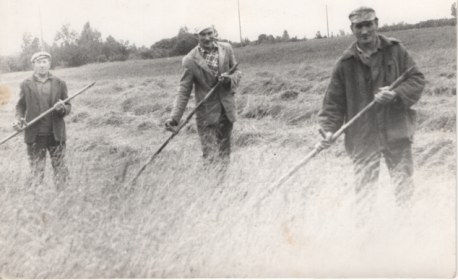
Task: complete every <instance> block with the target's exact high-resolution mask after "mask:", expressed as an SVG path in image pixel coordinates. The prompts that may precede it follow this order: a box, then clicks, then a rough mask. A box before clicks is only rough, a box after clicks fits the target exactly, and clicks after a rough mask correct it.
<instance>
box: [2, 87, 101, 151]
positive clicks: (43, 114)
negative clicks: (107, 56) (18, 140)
mask: <svg viewBox="0 0 458 280" xmlns="http://www.w3.org/2000/svg"><path fill="white" fill-rule="evenodd" d="M94 84H95V82H93V83H92V84H90V85H87V86H85V87H84V88H82V89H80V91H78V92H77V93H75V94H74V95H72V96H70V97H69V98H67V99H65V100H62V102H64V103H65V102H68V101H70V100H72V99H73V98H75V97H77V96H78V95H80V94H81V93H83V92H84V91H85V90H87V89H88V88H90V87H92V86H93V85H94ZM52 111H54V107H52V108H50V109H49V110H47V111H45V112H44V113H42V114H41V115H39V116H38V117H36V118H34V119H33V120H31V121H30V122H29V123H27V125H26V126H25V127H23V128H21V130H19V131H16V132H15V133H13V134H11V135H9V136H8V137H6V138H5V139H3V140H2V141H1V142H0V145H2V144H3V143H5V142H6V141H8V140H10V139H11V138H13V137H14V136H16V135H18V134H19V133H21V132H22V131H24V130H26V129H27V128H29V127H30V126H32V125H33V124H35V123H36V122H38V121H39V120H41V119H42V118H43V117H44V116H46V115H47V114H49V113H51V112H52Z"/></svg>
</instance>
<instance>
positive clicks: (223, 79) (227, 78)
mask: <svg viewBox="0 0 458 280" xmlns="http://www.w3.org/2000/svg"><path fill="white" fill-rule="evenodd" d="M218 81H220V82H221V83H223V84H228V83H230V82H231V77H230V76H229V74H228V73H227V72H226V73H223V74H221V75H220V76H219V77H218Z"/></svg>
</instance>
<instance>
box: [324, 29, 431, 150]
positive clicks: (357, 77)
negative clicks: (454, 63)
mask: <svg viewBox="0 0 458 280" xmlns="http://www.w3.org/2000/svg"><path fill="white" fill-rule="evenodd" d="M379 39H380V40H381V41H380V49H378V51H377V53H376V54H373V55H372V57H371V59H372V60H373V61H372V62H373V63H372V64H371V65H372V66H371V67H369V66H367V65H366V64H364V63H363V62H362V61H361V59H360V58H359V56H358V54H357V53H356V52H357V50H356V42H354V43H353V44H352V45H351V46H350V48H348V49H347V50H346V51H345V52H344V54H343V55H342V57H341V58H340V59H339V60H338V61H337V63H336V65H335V66H334V69H333V71H332V76H331V82H330V84H329V87H328V89H327V91H326V94H325V97H324V100H323V107H322V110H321V111H320V113H319V116H318V120H319V123H320V125H321V127H322V128H323V129H324V130H325V131H330V132H335V131H337V130H338V129H339V128H340V127H341V126H342V125H343V124H344V123H345V122H346V121H348V120H350V119H351V118H353V117H354V116H355V115H356V114H357V113H358V112H359V111H361V110H362V109H363V108H364V107H366V106H367V105H368V104H369V103H370V102H371V101H372V100H373V99H374V94H376V93H377V92H378V91H379V88H380V87H384V86H389V85H390V84H391V83H393V82H394V81H395V80H396V78H398V77H399V76H400V75H401V74H402V73H403V72H405V71H406V70H407V69H408V68H410V67H411V66H415V62H414V60H413V59H412V57H411V56H410V55H409V53H408V52H407V51H406V49H405V48H404V46H403V45H402V44H401V43H400V42H399V41H398V40H396V39H392V38H386V37H384V36H381V35H379ZM424 85H425V77H424V75H423V74H422V73H421V72H420V71H419V70H418V69H417V68H415V70H414V71H413V73H412V75H411V76H410V77H409V78H407V79H406V80H405V81H404V82H403V83H402V84H401V85H399V86H398V87H397V88H396V89H394V91H395V92H396V94H397V97H396V98H395V99H394V101H393V102H392V103H390V104H387V105H381V104H376V105H375V106H374V107H372V109H371V110H369V111H368V112H367V113H365V114H364V115H362V117H360V118H359V119H358V120H357V121H356V122H355V123H354V124H353V125H351V126H350V127H349V128H348V129H347V130H346V132H345V147H346V150H347V153H348V154H349V155H356V154H358V153H359V152H360V151H363V150H379V151H380V150H382V149H385V148H386V147H388V146H390V145H393V144H396V143H397V142H400V141H413V135H414V133H415V111H414V110H413V109H411V106H412V105H414V104H415V103H416V102H417V101H418V100H419V99H420V96H421V93H422V91H423V88H424Z"/></svg>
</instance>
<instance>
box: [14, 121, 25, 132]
mask: <svg viewBox="0 0 458 280" xmlns="http://www.w3.org/2000/svg"><path fill="white" fill-rule="evenodd" d="M23 126H27V123H26V122H25V120H24V118H22V119H20V120H18V121H14V122H13V129H14V130H16V131H22V127H23Z"/></svg>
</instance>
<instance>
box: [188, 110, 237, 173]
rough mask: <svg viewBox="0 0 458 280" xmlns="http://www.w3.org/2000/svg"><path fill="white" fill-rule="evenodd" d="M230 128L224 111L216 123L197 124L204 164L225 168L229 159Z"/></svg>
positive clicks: (230, 125)
mask: <svg viewBox="0 0 458 280" xmlns="http://www.w3.org/2000/svg"><path fill="white" fill-rule="evenodd" d="M232 129H233V123H232V122H230V121H229V119H228V118H227V116H226V114H225V113H224V111H223V114H222V115H221V117H220V119H219V121H218V123H217V124H215V125H210V126H205V125H198V126H197V131H198V134H199V137H200V141H201V144H202V157H203V159H204V164H205V165H211V164H218V165H221V167H223V169H225V167H226V166H227V164H228V163H229V161H230V155H231V135H232Z"/></svg>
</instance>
